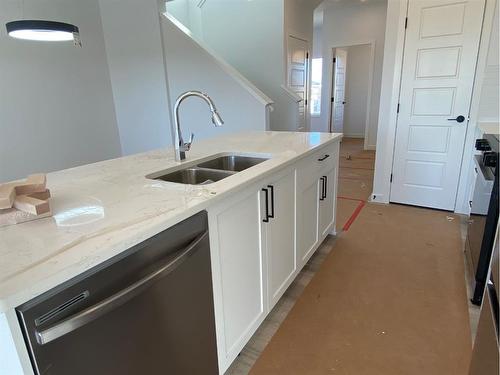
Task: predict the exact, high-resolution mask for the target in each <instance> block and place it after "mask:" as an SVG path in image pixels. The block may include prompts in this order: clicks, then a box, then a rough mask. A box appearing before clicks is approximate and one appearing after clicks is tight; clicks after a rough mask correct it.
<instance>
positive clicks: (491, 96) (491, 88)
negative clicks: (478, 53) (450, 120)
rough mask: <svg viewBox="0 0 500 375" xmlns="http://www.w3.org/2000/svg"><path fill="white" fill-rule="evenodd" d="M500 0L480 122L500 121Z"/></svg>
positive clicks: (485, 75)
mask: <svg viewBox="0 0 500 375" xmlns="http://www.w3.org/2000/svg"><path fill="white" fill-rule="evenodd" d="M498 11H499V9H498V2H497V4H496V8H495V15H494V20H493V27H492V33H491V38H490V41H489V46H488V57H487V60H486V67H485V69H484V78H483V82H482V87H481V98H480V102H479V109H478V118H477V121H478V122H498V121H499V109H498V107H499V100H500V99H499V91H500V86H499V68H500V66H499V65H500V63H499V56H498V55H499V44H500V40H499V37H498V31H499V25H498Z"/></svg>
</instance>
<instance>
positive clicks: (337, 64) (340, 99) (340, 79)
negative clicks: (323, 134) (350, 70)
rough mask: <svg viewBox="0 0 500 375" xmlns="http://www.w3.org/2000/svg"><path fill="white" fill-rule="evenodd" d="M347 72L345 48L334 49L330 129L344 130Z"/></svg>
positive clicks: (340, 131)
mask: <svg viewBox="0 0 500 375" xmlns="http://www.w3.org/2000/svg"><path fill="white" fill-rule="evenodd" d="M346 74H347V50H345V49H343V48H336V49H335V60H334V64H333V85H332V86H333V89H332V114H331V122H332V123H331V125H330V128H331V131H333V132H337V133H342V132H343V131H344V106H345V80H346Z"/></svg>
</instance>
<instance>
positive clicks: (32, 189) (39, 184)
mask: <svg viewBox="0 0 500 375" xmlns="http://www.w3.org/2000/svg"><path fill="white" fill-rule="evenodd" d="M46 185H47V177H46V176H45V174H43V173H40V174H32V175H30V176H28V178H27V179H26V181H25V182H20V183H18V184H17V186H16V194H17V195H28V194H33V193H41V192H43V191H45V189H46Z"/></svg>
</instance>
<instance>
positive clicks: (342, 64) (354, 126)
mask: <svg viewBox="0 0 500 375" xmlns="http://www.w3.org/2000/svg"><path fill="white" fill-rule="evenodd" d="M374 57H375V46H374V43H373V42H366V43H357V44H352V45H349V46H339V47H334V48H333V49H332V60H333V64H332V74H331V77H332V84H331V87H332V90H331V105H330V124H329V128H330V131H331V132H338V133H343V134H344V137H346V138H356V139H360V140H362V142H363V147H364V149H368V148H369V147H368V131H369V126H370V108H371V105H372V103H371V97H372V90H373V84H372V83H373V70H374Z"/></svg>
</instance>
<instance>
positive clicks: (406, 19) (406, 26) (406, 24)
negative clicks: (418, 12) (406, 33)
mask: <svg viewBox="0 0 500 375" xmlns="http://www.w3.org/2000/svg"><path fill="white" fill-rule="evenodd" d="M407 28H408V17H406V18H405V29H407Z"/></svg>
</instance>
